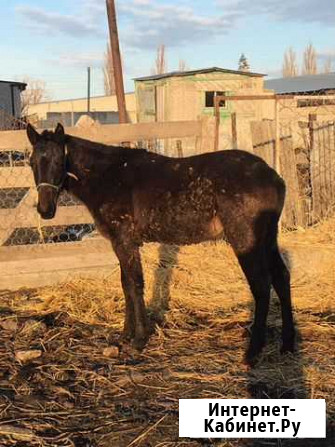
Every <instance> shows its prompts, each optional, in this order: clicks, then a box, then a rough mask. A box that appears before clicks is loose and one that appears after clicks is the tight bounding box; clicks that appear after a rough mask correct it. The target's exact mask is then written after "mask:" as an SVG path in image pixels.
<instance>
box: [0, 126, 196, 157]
mask: <svg viewBox="0 0 335 447" xmlns="http://www.w3.org/2000/svg"><path fill="white" fill-rule="evenodd" d="M201 126H202V122H201V121H200V120H199V121H167V122H156V123H137V124H105V125H102V126H92V127H90V128H88V129H83V128H80V127H67V128H65V132H66V133H67V134H69V135H73V136H75V137H79V138H84V139H87V140H90V141H95V142H97V143H102V144H110V145H112V144H119V143H122V142H124V141H138V140H151V139H156V138H158V139H166V138H186V137H198V136H201ZM11 150H18V151H25V150H27V151H28V150H29V151H31V145H30V143H29V141H28V138H27V135H26V131H25V130H15V131H12V130H10V131H7V130H6V131H3V132H0V151H11Z"/></svg>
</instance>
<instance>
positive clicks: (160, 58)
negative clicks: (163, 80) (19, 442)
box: [152, 45, 168, 74]
mask: <svg viewBox="0 0 335 447" xmlns="http://www.w3.org/2000/svg"><path fill="white" fill-rule="evenodd" d="M167 70H168V67H167V58H166V52H165V45H159V47H158V48H157V56H156V60H155V66H154V68H153V70H152V72H153V74H162V73H166V72H167Z"/></svg>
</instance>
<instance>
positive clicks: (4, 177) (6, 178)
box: [0, 166, 35, 189]
mask: <svg viewBox="0 0 335 447" xmlns="http://www.w3.org/2000/svg"><path fill="white" fill-rule="evenodd" d="M31 186H35V182H34V177H33V173H32V170H31V168H30V167H29V166H17V167H13V168H12V167H7V168H0V189H2V188H28V187H31Z"/></svg>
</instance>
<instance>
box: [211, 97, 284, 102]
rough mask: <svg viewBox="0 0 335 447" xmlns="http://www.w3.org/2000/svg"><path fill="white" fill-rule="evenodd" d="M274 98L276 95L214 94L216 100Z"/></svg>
mask: <svg viewBox="0 0 335 447" xmlns="http://www.w3.org/2000/svg"><path fill="white" fill-rule="evenodd" d="M275 98H276V95H232V96H229V95H218V96H216V98H215V99H216V101H217V102H219V103H220V102H221V101H255V100H260V99H261V100H265V99H272V100H274V99H275Z"/></svg>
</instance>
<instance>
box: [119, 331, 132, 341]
mask: <svg viewBox="0 0 335 447" xmlns="http://www.w3.org/2000/svg"><path fill="white" fill-rule="evenodd" d="M134 336H135V332H134V330H132V329H124V330H123V332H122V340H124V341H125V342H129V341H131V340H132V339H133V338H134Z"/></svg>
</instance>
